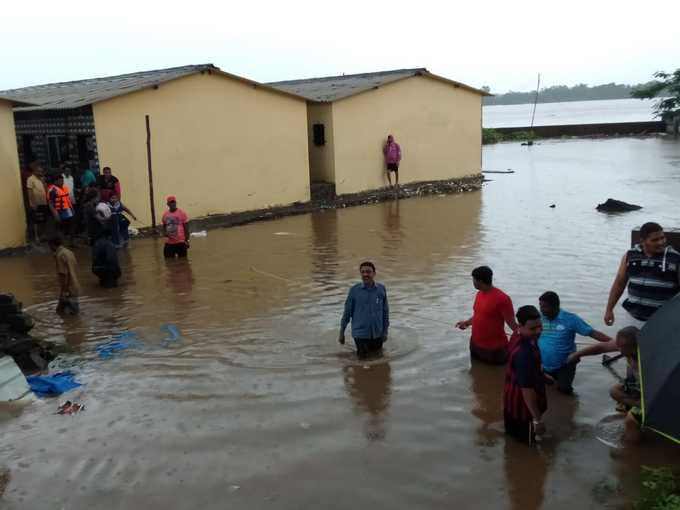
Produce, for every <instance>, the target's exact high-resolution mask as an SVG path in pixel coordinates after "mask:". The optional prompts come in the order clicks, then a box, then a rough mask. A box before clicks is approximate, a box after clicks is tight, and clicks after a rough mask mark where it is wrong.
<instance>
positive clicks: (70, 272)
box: [47, 235, 80, 315]
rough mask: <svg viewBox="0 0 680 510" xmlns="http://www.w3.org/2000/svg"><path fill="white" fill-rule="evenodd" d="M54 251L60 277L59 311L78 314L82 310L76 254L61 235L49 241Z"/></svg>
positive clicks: (58, 276)
mask: <svg viewBox="0 0 680 510" xmlns="http://www.w3.org/2000/svg"><path fill="white" fill-rule="evenodd" d="M47 243H48V245H49V247H50V249H51V250H52V251H53V252H54V260H55V262H56V265H57V278H58V279H59V303H58V304H57V313H67V314H70V315H76V314H77V313H78V312H79V311H80V305H79V303H78V295H79V294H80V283H79V282H78V277H77V276H76V256H75V255H74V254H73V252H72V251H71V250H69V249H68V248H66V247H65V246H64V245H63V244H64V242H63V239H62V237H61V236H60V235H56V236H54V237H52V238H51V239H50V240H49V241H48V242H47Z"/></svg>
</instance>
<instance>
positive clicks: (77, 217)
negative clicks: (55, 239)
mask: <svg viewBox="0 0 680 510" xmlns="http://www.w3.org/2000/svg"><path fill="white" fill-rule="evenodd" d="M23 187H24V193H25V198H26V209H27V219H28V225H29V237H30V238H32V239H33V241H35V242H37V243H40V242H41V240H43V239H44V238H45V237H49V236H50V235H51V234H53V233H54V232H55V231H56V232H59V233H60V234H61V235H62V236H64V237H65V238H67V239H69V240H70V241H71V242H73V239H74V237H75V236H76V235H78V234H79V233H81V232H86V231H88V228H89V226H90V225H89V224H88V222H89V220H90V218H88V216H87V214H85V213H86V211H87V206H88V204H89V203H91V202H92V201H94V200H95V198H96V201H97V204H99V203H101V204H103V205H102V207H101V208H100V209H102V211H103V210H104V209H105V207H108V208H109V209H110V211H111V214H113V219H112V220H111V222H110V229H109V231H110V235H111V237H112V239H113V242H114V244H116V246H117V247H120V246H123V245H124V244H125V243H126V242H127V231H128V226H129V222H128V221H127V219H125V217H124V216H123V215H122V212H127V213H128V214H130V215H131V216H132V217H133V218H134V217H135V216H134V214H132V212H131V211H130V210H129V209H127V208H125V206H123V205H122V203H121V201H120V200H121V187H120V181H119V180H118V179H117V178H116V177H115V176H114V175H113V174H112V173H111V168H110V167H104V168H103V170H102V173H101V175H95V173H94V172H93V171H92V170H90V169H86V170H83V171H82V173H81V175H80V179H79V180H76V178H75V177H74V175H73V172H72V169H71V167H70V166H69V165H67V164H65V163H62V164H60V165H59V169H58V171H57V172H53V173H47V174H46V173H45V172H44V170H43V168H42V167H41V166H40V164H39V163H38V162H32V163H31V164H30V165H29V166H28V168H27V169H26V170H25V172H24V175H23ZM111 214H109V216H111ZM107 219H108V218H107ZM88 234H90V232H88ZM90 240H91V241H92V239H90Z"/></svg>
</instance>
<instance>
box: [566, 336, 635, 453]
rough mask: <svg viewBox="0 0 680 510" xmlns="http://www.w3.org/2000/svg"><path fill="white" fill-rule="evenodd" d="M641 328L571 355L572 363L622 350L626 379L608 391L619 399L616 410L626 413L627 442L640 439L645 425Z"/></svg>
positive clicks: (616, 399)
mask: <svg viewBox="0 0 680 510" xmlns="http://www.w3.org/2000/svg"><path fill="white" fill-rule="evenodd" d="M639 334H640V330H639V329H638V328H636V327H635V326H627V327H625V328H623V329H621V330H619V332H618V333H617V334H616V339H615V340H612V341H611V342H603V343H600V344H596V345H591V346H588V347H585V348H583V349H581V350H580V351H576V352H574V353H572V354H571V355H570V356H569V359H568V362H569V363H578V362H579V361H580V360H581V358H582V357H583V356H595V355H597V354H602V353H605V352H612V351H620V352H621V354H622V355H623V356H624V357H625V358H626V360H627V361H628V367H627V371H626V378H625V379H624V380H623V381H622V382H621V383H619V384H615V385H614V386H612V387H611V389H610V390H609V394H610V395H611V397H612V398H613V399H614V400H615V401H616V402H617V406H616V410H617V411H620V412H625V413H627V414H626V421H625V427H626V428H625V432H624V434H623V438H624V439H625V440H626V441H630V442H638V441H639V440H640V431H641V426H642V409H641V408H640V399H641V396H642V395H641V393H640V374H639V369H638V336H639Z"/></svg>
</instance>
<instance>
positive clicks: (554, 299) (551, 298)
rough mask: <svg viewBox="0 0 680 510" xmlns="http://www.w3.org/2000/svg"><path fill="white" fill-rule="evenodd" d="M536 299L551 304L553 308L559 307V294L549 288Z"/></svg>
mask: <svg viewBox="0 0 680 510" xmlns="http://www.w3.org/2000/svg"><path fill="white" fill-rule="evenodd" d="M538 301H539V302H540V301H542V302H544V303H545V304H547V305H550V306H552V307H553V308H559V307H560V296H558V295H557V292H553V291H552V290H549V291H547V292H544V293H543V294H541V297H539V298H538Z"/></svg>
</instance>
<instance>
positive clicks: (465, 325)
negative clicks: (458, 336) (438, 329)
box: [454, 315, 474, 330]
mask: <svg viewBox="0 0 680 510" xmlns="http://www.w3.org/2000/svg"><path fill="white" fill-rule="evenodd" d="M472 317H474V315H473V316H472ZM472 317H470V318H469V319H467V320H464V321H458V322H456V325H455V326H454V327H456V328H458V329H460V330H465V329H467V328H469V327H470V326H472Z"/></svg>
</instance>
